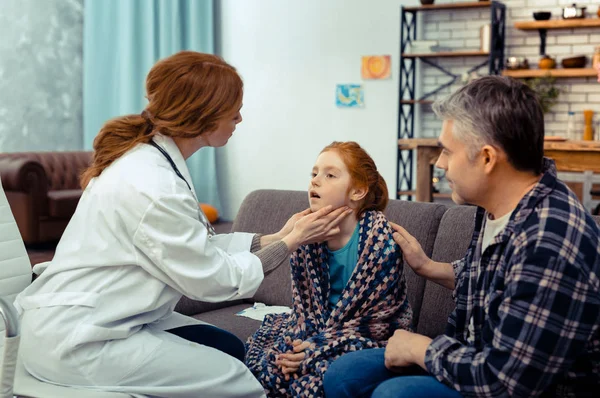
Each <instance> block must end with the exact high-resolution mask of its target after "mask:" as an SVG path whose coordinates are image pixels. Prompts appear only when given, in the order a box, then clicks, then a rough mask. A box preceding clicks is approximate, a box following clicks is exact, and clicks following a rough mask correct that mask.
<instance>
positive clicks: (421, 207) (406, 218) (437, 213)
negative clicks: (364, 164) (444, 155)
mask: <svg viewBox="0 0 600 398" xmlns="http://www.w3.org/2000/svg"><path fill="white" fill-rule="evenodd" d="M446 209H447V208H446V206H443V205H441V204H437V203H422V202H408V201H403V200H390V202H389V204H388V207H387V209H386V210H385V214H386V216H387V217H388V220H390V221H393V222H395V223H397V224H399V225H400V226H402V227H403V228H404V229H406V230H407V231H408V232H409V233H410V234H411V235H412V236H414V237H415V238H416V239H417V240H418V241H419V243H421V246H422V247H423V250H424V251H425V253H426V254H427V255H428V256H431V253H432V252H433V244H434V242H435V237H436V234H437V230H438V226H439V224H440V221H441V219H442V216H443V215H444V213H445V211H446ZM404 273H405V275H406V284H407V288H408V302H409V303H410V305H411V306H412V309H413V325H414V326H415V327H416V326H417V325H418V320H419V313H420V312H421V303H422V300H423V291H424V288H425V279H423V278H421V277H419V276H417V275H416V274H415V273H414V272H413V270H412V269H411V268H410V267H409V266H408V265H407V264H406V263H405V264H404Z"/></svg>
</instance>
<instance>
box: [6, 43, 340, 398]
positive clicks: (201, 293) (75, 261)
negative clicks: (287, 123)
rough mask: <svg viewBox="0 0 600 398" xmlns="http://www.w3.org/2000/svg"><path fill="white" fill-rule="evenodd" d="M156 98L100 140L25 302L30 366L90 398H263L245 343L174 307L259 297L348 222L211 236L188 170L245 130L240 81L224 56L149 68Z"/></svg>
mask: <svg viewBox="0 0 600 398" xmlns="http://www.w3.org/2000/svg"><path fill="white" fill-rule="evenodd" d="M146 90H147V98H148V101H149V103H148V106H147V108H146V110H144V112H142V114H141V115H128V116H123V117H120V118H117V119H114V120H110V121H108V122H107V123H106V124H105V125H104V126H103V127H102V130H101V131H100V133H99V135H98V136H97V137H96V139H95V141H94V158H93V163H92V165H91V166H90V167H89V169H87V170H86V171H85V172H84V174H83V176H82V186H83V188H84V192H83V194H82V196H81V200H80V202H79V205H78V206H77V209H76V211H75V214H74V215H73V218H72V219H71V221H70V223H69V225H68V227H67V229H66V230H65V233H64V235H63V236H62V239H61V241H60V243H59V245H58V247H57V249H56V255H55V257H54V259H53V260H52V262H51V263H50V264H49V265H48V264H46V265H47V269H46V270H45V271H44V272H43V273H42V274H41V275H40V277H39V278H37V279H36V280H35V282H33V284H31V285H30V286H29V287H28V288H26V289H25V290H24V291H23V292H22V293H21V294H20V295H19V296H18V297H17V299H16V302H15V305H16V306H17V308H18V309H19V311H20V313H21V314H22V332H21V333H22V335H21V349H20V356H21V358H22V360H23V365H24V366H25V368H26V369H27V371H28V372H29V373H31V374H32V375H33V376H35V377H36V378H38V379H40V380H42V381H47V382H50V383H55V384H60V385H65V386H77V387H80V388H89V389H96V390H104V391H118V392H125V393H131V394H143V395H148V396H153V397H261V396H264V392H263V391H262V388H261V386H260V385H259V384H258V382H257V381H256V379H255V378H254V377H253V376H252V374H251V373H250V372H249V371H248V369H247V368H246V367H245V366H244V364H243V362H241V360H243V356H244V346H243V343H242V342H241V341H239V340H237V338H235V337H234V336H233V335H231V334H229V333H227V332H225V331H222V330H220V329H217V328H215V327H213V326H210V325H205V324H204V325H203V324H201V322H199V321H197V320H195V319H193V318H189V317H185V316H183V315H181V314H178V313H175V312H174V311H173V309H174V307H175V304H176V303H177V302H178V301H179V299H180V298H181V296H182V295H183V294H185V295H186V296H188V297H191V298H194V299H197V300H204V301H212V302H218V301H226V300H234V299H239V298H244V297H251V296H252V295H253V294H254V292H255V291H256V290H257V288H258V287H259V285H260V283H261V281H262V279H263V273H265V272H269V271H271V270H273V268H274V267H275V266H276V265H277V264H278V263H279V262H281V261H283V260H284V259H285V258H286V257H287V256H289V253H290V252H291V251H293V250H295V249H296V248H297V247H298V245H299V244H301V243H305V242H312V241H319V240H323V239H324V238H326V237H327V234H328V233H329V230H330V226H333V227H335V224H336V223H338V222H339V220H340V219H341V218H343V210H341V211H334V212H331V213H328V212H329V210H330V209H329V208H328V209H322V210H320V211H317V212H314V213H311V214H308V213H307V212H303V213H299V214H297V215H295V216H293V217H292V218H291V219H290V221H289V222H288V223H287V224H286V226H285V227H284V228H283V229H282V230H281V231H280V232H279V233H277V234H274V235H267V236H262V237H258V236H256V235H252V234H243V233H234V234H228V235H215V233H214V231H213V230H212V228H211V226H210V224H209V223H208V221H207V220H206V217H205V216H204V214H203V213H202V211H201V210H199V208H198V201H197V199H196V195H195V192H194V189H193V187H192V186H191V185H190V182H189V181H191V179H190V175H189V171H188V169H187V166H186V163H185V159H187V158H188V157H189V156H191V155H192V154H193V153H194V152H196V151H197V150H199V149H200V148H202V147H205V146H213V147H219V146H223V145H225V144H226V143H227V141H228V140H229V138H231V136H232V134H233V132H234V130H235V128H236V125H237V124H238V123H240V122H241V121H242V116H241V114H240V108H241V106H242V80H241V79H240V77H239V76H238V74H237V72H236V71H235V69H234V68H233V67H231V66H230V65H228V64H227V63H225V62H224V61H223V60H222V59H220V58H219V57H216V56H214V55H209V54H201V53H196V52H192V51H183V52H180V53H177V54H175V55H173V56H171V57H168V58H165V59H163V60H161V61H159V62H158V63H157V64H156V65H155V66H154V67H153V68H152V70H151V71H150V73H149V74H148V78H147V81H146ZM39 268H40V267H38V269H37V270H38V271H39ZM41 268H43V267H41ZM190 340H191V341H190ZM236 357H237V359H236Z"/></svg>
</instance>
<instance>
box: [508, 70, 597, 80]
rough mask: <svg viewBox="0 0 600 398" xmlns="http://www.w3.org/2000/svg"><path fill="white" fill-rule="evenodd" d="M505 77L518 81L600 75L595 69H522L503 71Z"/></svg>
mask: <svg viewBox="0 0 600 398" xmlns="http://www.w3.org/2000/svg"><path fill="white" fill-rule="evenodd" d="M502 75H503V76H510V77H514V78H517V79H525V78H530V77H544V76H551V77H594V76H597V75H598V72H596V69H594V68H572V69H571V68H564V69H520V70H503V71H502Z"/></svg>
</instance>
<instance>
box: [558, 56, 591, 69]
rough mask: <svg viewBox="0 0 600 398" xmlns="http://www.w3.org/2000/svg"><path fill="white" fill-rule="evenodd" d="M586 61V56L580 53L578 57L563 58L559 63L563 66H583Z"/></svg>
mask: <svg viewBox="0 0 600 398" xmlns="http://www.w3.org/2000/svg"><path fill="white" fill-rule="evenodd" d="M586 63H587V57H586V56H585V55H581V56H579V57H569V58H563V60H562V61H561V64H562V66H563V68H583V67H584V66H585V64H586Z"/></svg>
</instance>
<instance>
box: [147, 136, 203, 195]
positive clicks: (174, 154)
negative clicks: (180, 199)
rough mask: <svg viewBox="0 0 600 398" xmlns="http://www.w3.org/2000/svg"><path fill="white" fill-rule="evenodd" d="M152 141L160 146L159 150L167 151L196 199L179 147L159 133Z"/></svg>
mask: <svg viewBox="0 0 600 398" xmlns="http://www.w3.org/2000/svg"><path fill="white" fill-rule="evenodd" d="M152 140H153V141H154V142H156V143H157V144H158V145H160V146H161V148H163V149H164V150H165V151H167V153H168V154H169V156H171V158H172V159H173V162H175V165H176V166H177V168H178V169H179V172H181V175H182V176H183V177H184V178H185V180H186V181H187V183H188V184H190V188H192V192H193V194H194V196H195V197H196V198H197V197H198V196H197V195H196V190H195V189H194V184H193V181H192V175H191V174H190V170H189V169H188V167H187V163H186V162H185V159H184V158H183V155H182V154H181V151H180V150H179V147H178V146H177V144H175V141H173V139H172V138H171V137H167V136H166V135H162V134H160V133H158V134H156V135H155V136H154V137H153V138H152ZM154 150H155V151H156V148H154ZM161 156H162V155H161Z"/></svg>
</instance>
